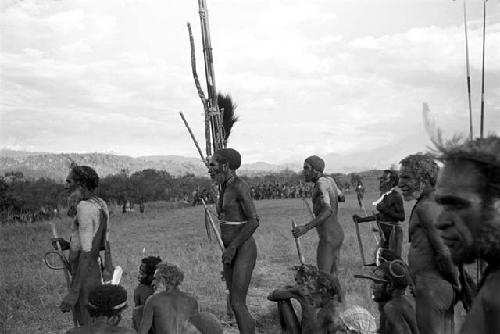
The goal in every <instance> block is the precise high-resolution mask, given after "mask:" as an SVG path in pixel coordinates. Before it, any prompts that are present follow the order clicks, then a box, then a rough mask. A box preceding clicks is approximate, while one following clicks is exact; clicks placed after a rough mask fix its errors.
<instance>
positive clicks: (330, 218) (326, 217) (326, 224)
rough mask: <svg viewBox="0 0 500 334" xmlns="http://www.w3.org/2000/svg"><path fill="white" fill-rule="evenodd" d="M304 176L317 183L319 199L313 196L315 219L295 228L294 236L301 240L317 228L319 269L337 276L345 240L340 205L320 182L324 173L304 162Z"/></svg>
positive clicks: (306, 179)
mask: <svg viewBox="0 0 500 334" xmlns="http://www.w3.org/2000/svg"><path fill="white" fill-rule="evenodd" d="M302 175H303V177H304V179H305V181H306V182H313V183H315V189H316V191H317V192H316V193H315V194H317V195H318V197H317V198H318V199H317V200H315V197H314V196H315V195H314V194H313V211H314V213H315V217H314V218H313V219H312V220H311V221H309V222H308V223H307V224H305V225H300V226H297V227H296V228H294V229H293V230H292V234H293V236H294V237H295V238H299V237H300V236H302V235H304V234H306V233H307V232H309V231H310V230H312V229H313V228H316V231H317V232H318V236H319V239H320V241H319V243H318V248H317V252H316V261H317V266H318V269H319V270H321V271H323V272H326V273H329V274H331V275H332V276H336V273H337V263H338V259H339V251H340V247H341V245H342V242H343V240H344V232H343V230H342V227H341V226H340V224H339V223H338V220H337V207H336V203H338V198H337V196H335V195H333V197H334V198H330V196H331V195H329V194H330V193H331V192H330V191H329V189H328V188H327V187H329V185H328V184H325V183H319V182H318V181H319V180H320V178H321V177H322V176H323V173H322V172H319V171H317V170H315V169H314V168H313V167H312V166H311V165H310V164H309V163H307V162H304V168H303V170H302ZM323 180H324V179H323ZM330 187H331V185H330ZM335 194H336V190H335ZM325 195H326V196H328V200H324V199H323V197H324V196H325ZM332 202H333V203H334V204H333V206H334V207H332Z"/></svg>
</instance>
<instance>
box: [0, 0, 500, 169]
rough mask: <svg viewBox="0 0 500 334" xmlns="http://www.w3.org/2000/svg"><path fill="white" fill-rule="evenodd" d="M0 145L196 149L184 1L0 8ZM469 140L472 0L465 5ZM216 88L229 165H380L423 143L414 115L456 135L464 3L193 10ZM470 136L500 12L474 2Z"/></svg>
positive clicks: (421, 0)
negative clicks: (225, 103) (230, 103)
mask: <svg viewBox="0 0 500 334" xmlns="http://www.w3.org/2000/svg"><path fill="white" fill-rule="evenodd" d="M0 3H1V7H0V148H9V149H15V150H27V151H42V152H78V153H84V152H103V153H115V154H125V155H130V156H134V157H137V156H145V155H183V156H192V157H196V156H197V152H196V150H195V148H194V145H193V144H192V142H191V139H190V137H189V135H188V133H187V131H186V129H185V128H184V126H183V123H182V121H181V119H180V117H179V114H178V112H179V111H182V112H183V113H184V115H185V116H186V118H187V119H188V121H189V123H190V125H191V127H192V128H193V131H194V133H195V135H196V136H197V137H198V141H200V142H204V138H203V137H204V130H203V129H204V123H203V120H204V118H203V107H202V104H201V101H200V99H199V98H198V95H197V92H196V88H195V85H194V81H193V76H192V72H191V63H190V48H189V39H188V33H187V27H186V23H187V22H191V25H192V28H193V34H194V38H195V44H196V56H197V70H198V74H199V75H200V79H201V82H202V84H204V77H203V60H202V45H201V39H200V34H201V28H200V20H199V16H198V2H197V1H195V0H106V1H103V0H82V1H79V0H71V1H69V0H57V1H55V0H24V1H20V0H17V1H12V0H0ZM466 4H467V14H468V32H469V49H470V66H471V82H472V109H473V124H474V131H475V132H476V133H475V135H478V134H479V110H480V89H481V57H482V52H481V50H482V1H480V0H468V1H467V3H466ZM207 6H208V11H209V22H210V33H211V39H212V47H213V56H214V67H215V78H216V84H217V89H218V90H219V91H221V92H223V93H229V94H230V95H231V96H232V97H233V100H234V101H235V102H236V104H237V105H238V107H237V109H236V113H237V114H238V115H239V122H238V123H236V124H235V126H234V128H233V131H232V134H231V137H230V139H229V146H231V147H234V148H236V149H238V150H239V151H240V152H241V154H242V157H243V158H242V160H243V162H244V163H250V162H257V161H265V162H269V163H274V164H281V163H298V164H301V163H302V161H303V159H304V158H305V157H307V156H309V155H311V154H318V155H320V156H323V157H326V160H327V171H328V170H330V171H336V170H341V169H345V168H347V167H349V168H354V169H360V168H386V167H388V166H390V165H391V164H393V163H397V162H398V161H399V160H401V158H403V157H404V156H405V155H407V154H411V153H415V152H422V151H426V150H427V147H428V145H429V144H430V142H429V139H428V135H427V133H426V131H425V129H424V126H423V121H422V104H423V102H427V103H428V104H429V106H430V110H431V116H432V118H433V119H434V121H435V122H436V124H437V125H438V126H439V127H441V128H442V129H443V131H444V134H445V136H449V137H451V136H452V135H453V134H455V133H457V132H459V133H463V134H465V135H468V129H469V114H468V102H467V86H466V70H465V38H464V20H463V0H462V1H451V0H356V1H352V0H308V1H304V0H302V1H298V0H265V1H264V0H246V1H243V0H207ZM485 64H486V65H485V69H486V70H485V113H486V116H485V132H486V133H488V132H496V133H499V134H500V2H499V1H498V0H490V1H488V2H487V19H486V54H485Z"/></svg>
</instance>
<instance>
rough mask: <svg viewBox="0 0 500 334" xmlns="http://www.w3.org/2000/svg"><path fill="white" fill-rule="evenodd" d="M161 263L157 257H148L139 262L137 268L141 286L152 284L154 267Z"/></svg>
mask: <svg viewBox="0 0 500 334" xmlns="http://www.w3.org/2000/svg"><path fill="white" fill-rule="evenodd" d="M160 262H161V258H160V257H159V256H148V257H145V258H143V259H142V260H141V265H140V267H139V275H138V277H137V278H138V280H139V282H140V283H142V284H146V285H151V283H152V282H153V278H154V274H155V271H156V265H157V264H158V263H160Z"/></svg>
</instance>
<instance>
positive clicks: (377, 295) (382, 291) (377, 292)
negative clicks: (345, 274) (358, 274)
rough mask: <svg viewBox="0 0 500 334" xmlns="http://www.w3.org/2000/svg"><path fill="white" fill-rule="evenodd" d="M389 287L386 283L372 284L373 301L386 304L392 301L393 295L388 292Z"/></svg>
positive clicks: (374, 282)
mask: <svg viewBox="0 0 500 334" xmlns="http://www.w3.org/2000/svg"><path fill="white" fill-rule="evenodd" d="M388 285H389V283H386V282H376V281H373V282H372V285H371V288H372V299H373V301H375V302H385V301H388V300H390V299H391V295H390V294H389V292H388Z"/></svg>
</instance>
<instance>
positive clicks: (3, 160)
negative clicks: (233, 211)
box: [0, 149, 301, 181]
mask: <svg viewBox="0 0 500 334" xmlns="http://www.w3.org/2000/svg"><path fill="white" fill-rule="evenodd" d="M71 161H74V162H76V163H77V164H81V165H89V166H92V167H94V168H95V169H96V171H97V173H98V174H99V175H101V176H106V175H110V174H116V173H119V172H120V171H121V170H124V169H126V170H128V172H129V173H134V172H137V171H141V170H144V169H149V168H151V169H156V170H165V171H167V172H168V173H169V174H171V175H173V176H182V175H186V174H194V175H196V176H208V175H207V170H206V167H205V166H204V165H203V163H202V162H201V161H200V159H197V158H191V157H183V156H177V155H161V156H158V155H155V156H143V157H137V158H133V157H130V156H127V155H116V154H106V153H83V154H80V153H47V152H25V151H14V150H8V149H2V150H0V176H3V175H4V174H5V173H6V172H12V171H20V172H22V173H23V175H24V176H25V177H27V178H40V177H48V178H51V179H54V180H58V181H63V180H64V179H65V178H66V175H67V172H68V169H69V165H70V163H71ZM300 168H301V166H300V165H298V164H287V165H273V164H269V163H266V162H256V163H251V164H243V165H242V166H241V168H240V170H239V172H240V174H242V175H249V176H257V175H263V174H267V173H270V172H279V171H281V170H285V169H290V170H293V171H299V170H300Z"/></svg>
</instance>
